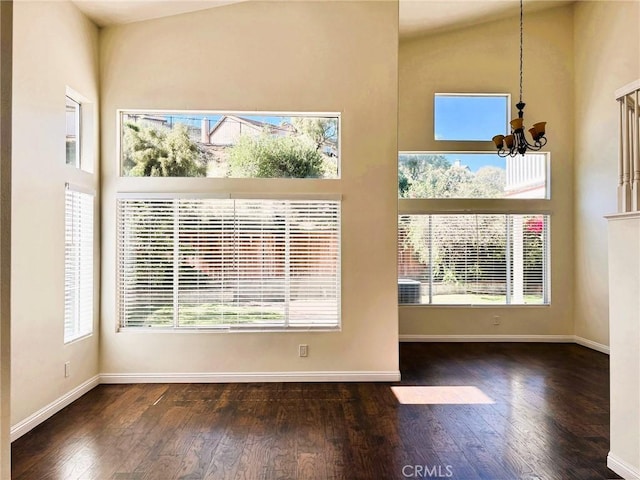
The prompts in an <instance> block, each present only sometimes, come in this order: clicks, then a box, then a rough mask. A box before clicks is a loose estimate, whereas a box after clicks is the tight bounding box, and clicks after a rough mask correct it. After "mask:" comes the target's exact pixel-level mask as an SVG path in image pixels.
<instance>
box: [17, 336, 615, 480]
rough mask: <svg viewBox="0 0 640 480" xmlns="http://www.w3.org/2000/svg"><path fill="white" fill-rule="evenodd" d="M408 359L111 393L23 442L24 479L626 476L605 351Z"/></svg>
mask: <svg viewBox="0 0 640 480" xmlns="http://www.w3.org/2000/svg"><path fill="white" fill-rule="evenodd" d="M400 363H401V371H402V382H399V383H397V384H388V383H286V384H283V383H263V384H172V385H149V384H147V385H102V386H99V387H97V388H95V389H94V390H92V391H91V392H89V393H88V394H87V395H85V396H83V397H82V398H80V399H79V400H77V401H76V402H74V403H73V404H72V405H70V406H69V407H67V408H65V409H64V410H63V411H61V412H60V413H58V414H57V415H55V416H53V417H52V418H51V419H49V420H48V421H46V422H45V423H43V424H42V425H40V426H38V427H37V428H35V429H34V430H33V431H31V432H29V433H28V434H26V435H24V436H23V437H22V438H20V439H18V440H16V441H15V442H14V443H13V445H12V455H13V459H12V461H13V465H12V474H13V476H12V478H13V480H20V479H29V480H44V479H65V480H66V479H83V480H84V479H87V480H94V479H97V480H102V479H104V480H107V479H121V480H125V479H126V480H142V479H145V480H146V479H159V480H172V479H190V480H196V479H205V478H206V479H246V480H259V479H321V480H327V479H349V480H351V479H366V480H378V479H381V480H386V479H403V478H454V479H463V480H472V479H487V480H499V479H508V480H514V479H529V480H534V479H550V480H569V479H579V480H589V479H599V480H600V479H608V478H619V477H617V476H616V475H615V474H614V473H613V472H612V471H610V470H608V469H607V468H606V456H607V452H608V449H609V373H608V371H609V368H608V357H607V356H606V355H603V354H600V353H597V352H594V351H591V350H588V349H586V348H584V347H580V346H577V345H564V344H495V343H493V344H468V343H467V344H465V343H450V344H437V343H422V344H401V346H400ZM392 386H400V387H408V388H404V389H401V390H402V392H403V393H404V394H405V395H409V396H410V397H412V398H411V401H412V402H417V403H414V404H408V403H405V404H402V403H400V402H399V400H398V398H397V397H396V395H395V394H394V392H393V391H392V389H391V387H392ZM420 386H429V387H438V386H440V387H452V386H459V387H476V389H475V390H474V389H469V388H462V389H459V390H457V391H456V390H452V389H433V388H428V389H422V390H421V389H420V388H419V387H420ZM469 395H471V396H469ZM452 398H453V399H454V401H455V402H456V403H455V404H452V403H451V402H452V400H451V399H452ZM483 399H484V401H485V402H490V403H476V402H477V401H478V400H483ZM434 402H441V403H434ZM442 402H444V403H442ZM447 402H448V403H447Z"/></svg>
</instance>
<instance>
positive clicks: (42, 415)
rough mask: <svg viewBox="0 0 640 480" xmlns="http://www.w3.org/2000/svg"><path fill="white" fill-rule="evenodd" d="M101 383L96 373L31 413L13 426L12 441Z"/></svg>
mask: <svg viewBox="0 0 640 480" xmlns="http://www.w3.org/2000/svg"><path fill="white" fill-rule="evenodd" d="M98 385H100V375H96V376H94V377H91V378H90V379H89V380H87V381H86V382H84V383H82V384H80V385H78V386H77V387H76V388H74V389H73V390H71V391H70V392H67V393H65V394H64V395H63V396H61V397H60V398H58V399H56V400H54V401H53V402H51V403H50V404H49V405H45V406H44V407H42V408H41V409H40V410H38V411H37V412H35V413H34V414H32V415H29V416H28V417H27V418H25V419H24V420H22V421H20V422H18V423H16V424H15V425H13V426H12V427H11V441H12V442H13V441H14V440H17V439H18V438H20V437H21V436H22V435H24V434H25V433H27V432H29V431H30V430H32V429H34V428H35V427H37V426H38V425H40V424H41V423H42V422H44V421H45V420H47V419H48V418H50V417H52V416H53V415H55V414H56V413H58V412H59V411H60V410H62V409H63V408H64V407H66V406H67V405H70V404H71V403H73V402H74V401H76V400H77V399H78V398H80V397H81V396H83V395H84V394H85V393H87V392H89V391H90V390H91V389H93V388H95V387H97V386H98Z"/></svg>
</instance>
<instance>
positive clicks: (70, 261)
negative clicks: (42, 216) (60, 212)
mask: <svg viewBox="0 0 640 480" xmlns="http://www.w3.org/2000/svg"><path fill="white" fill-rule="evenodd" d="M93 199H94V197H93V195H91V194H88V193H85V192H82V191H79V190H76V189H74V187H72V186H67V190H66V193H65V216H64V219H65V262H64V267H65V268H64V270H65V271H64V294H65V296H64V298H65V301H64V341H65V343H67V342H70V341H73V340H76V339H78V338H80V337H84V336H86V335H89V334H91V333H92V331H93V223H94V222H93V212H94V205H93V203H94V202H93Z"/></svg>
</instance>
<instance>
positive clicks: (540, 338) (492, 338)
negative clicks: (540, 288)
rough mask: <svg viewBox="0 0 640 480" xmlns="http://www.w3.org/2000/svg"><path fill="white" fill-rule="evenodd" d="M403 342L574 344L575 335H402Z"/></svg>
mask: <svg viewBox="0 0 640 480" xmlns="http://www.w3.org/2000/svg"><path fill="white" fill-rule="evenodd" d="M400 341H401V342H538V343H574V342H575V338H574V336H573V335H400Z"/></svg>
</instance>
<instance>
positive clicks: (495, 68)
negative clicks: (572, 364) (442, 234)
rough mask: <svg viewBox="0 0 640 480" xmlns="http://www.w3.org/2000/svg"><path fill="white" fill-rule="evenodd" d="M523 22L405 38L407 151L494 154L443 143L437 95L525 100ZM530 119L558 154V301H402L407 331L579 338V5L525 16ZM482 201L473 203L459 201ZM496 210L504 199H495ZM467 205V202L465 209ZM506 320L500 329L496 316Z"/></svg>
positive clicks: (551, 205)
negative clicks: (437, 136) (436, 119)
mask: <svg viewBox="0 0 640 480" xmlns="http://www.w3.org/2000/svg"><path fill="white" fill-rule="evenodd" d="M518 40H519V37H518V19H517V18H516V17H512V18H508V19H501V20H500V21H498V22H492V23H485V24H480V25H474V26H469V27H465V28H463V29H459V30H453V31H449V32H445V33H439V34H434V35H429V36H425V37H422V38H415V39H409V40H406V41H402V42H401V43H400V53H399V100H398V104H399V108H398V110H399V113H398V115H399V118H398V145H399V149H400V150H403V151H420V150H426V151H447V150H461V149H468V150H471V151H474V150H478V149H481V150H488V151H490V152H493V151H495V150H494V148H493V146H492V145H493V144H492V143H491V142H490V141H488V142H473V143H472V142H459V143H460V144H462V145H460V144H458V143H456V142H443V141H435V140H434V135H433V131H434V130H433V95H434V93H436V92H449V93H455V92H469V93H474V92H475V93H511V104H512V110H513V115H512V118H513V117H515V116H516V115H517V112H516V109H515V104H516V103H517V102H518V48H519V42H518ZM524 45H525V47H524V48H525V50H524V61H525V76H524V101H525V102H526V104H527V106H526V109H525V117H524V118H525V122H526V124H528V125H531V124H532V123H534V122H537V121H543V120H546V121H547V122H548V124H547V130H548V140H549V143H548V146H547V147H546V148H545V150H546V151H549V152H550V153H551V200H549V201H535V204H536V205H537V206H538V207H539V208H540V209H541V210H543V211H551V215H552V217H551V259H552V263H551V305H550V306H548V307H546V306H545V307H536V306H527V307H517V306H515V307H511V306H503V307H497V308H495V307H475V308H463V307H437V306H428V307H426V306H425V307H422V306H420V307H415V306H414V307H408V306H404V307H400V335H401V336H407V337H410V338H416V337H421V336H433V335H467V336H470V335H496V336H497V335H561V336H567V335H568V336H571V335H573V275H572V272H573V180H572V178H573V10H572V7H571V6H568V7H563V8H556V9H551V10H545V11H542V12H536V13H530V14H529V13H526V14H525V40H524ZM459 203H460V205H472V206H473V205H474V201H467V202H459ZM490 203H491V208H493V207H496V206H498V207H499V206H500V205H503V206H504V202H503V203H501V201H494V202H490ZM464 208H466V207H464ZM494 315H499V316H500V317H501V322H502V323H501V325H498V326H494V325H493V324H492V323H493V316H494Z"/></svg>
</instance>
